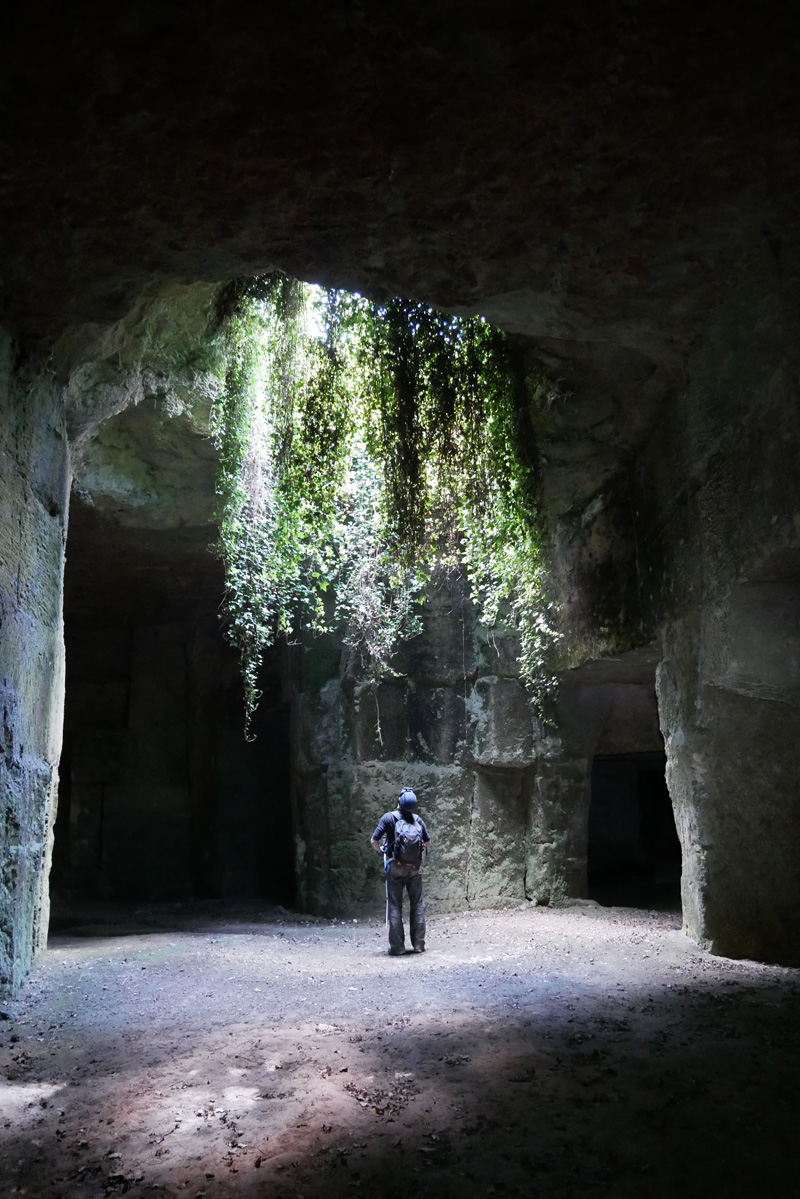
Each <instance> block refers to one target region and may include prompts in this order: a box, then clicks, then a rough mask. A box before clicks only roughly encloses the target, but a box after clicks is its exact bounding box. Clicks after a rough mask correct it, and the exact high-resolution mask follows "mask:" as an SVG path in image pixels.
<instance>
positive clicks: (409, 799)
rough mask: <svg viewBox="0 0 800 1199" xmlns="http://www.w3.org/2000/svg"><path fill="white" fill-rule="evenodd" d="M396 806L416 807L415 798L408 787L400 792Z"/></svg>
mask: <svg viewBox="0 0 800 1199" xmlns="http://www.w3.org/2000/svg"><path fill="white" fill-rule="evenodd" d="M397 806H398V807H400V808H415V807H416V806H417V797H416V795H415V794H414V792H413V791H412V790H411V788H410V787H404V788H403V790H402V791H401V792H400V798H399V800H398V801H397Z"/></svg>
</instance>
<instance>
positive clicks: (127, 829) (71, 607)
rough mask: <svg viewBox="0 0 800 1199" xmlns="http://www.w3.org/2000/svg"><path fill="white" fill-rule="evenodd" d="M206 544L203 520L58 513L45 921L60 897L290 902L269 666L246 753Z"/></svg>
mask: <svg viewBox="0 0 800 1199" xmlns="http://www.w3.org/2000/svg"><path fill="white" fill-rule="evenodd" d="M211 540H212V537H211V535H210V531H209V529H208V528H207V527H205V526H198V527H196V528H194V529H191V528H186V527H181V528H177V529H176V528H154V527H141V526H138V527H137V526H135V525H133V524H132V523H129V524H125V523H119V522H117V521H112V520H111V519H110V518H109V517H108V516H104V515H101V514H100V513H99V512H98V511H97V510H96V509H95V508H94V507H92V506H90V505H89V504H88V503H86V502H81V500H80V498H78V499H77V501H76V502H74V503H73V511H72V516H71V520H70V531H69V543H68V549H67V556H68V564H67V570H66V587H65V605H64V621H65V642H66V655H67V657H66V694H65V722H64V751H63V756H62V765H61V771H60V777H61V783H60V793H59V806H58V818H57V822H56V829H55V845H54V863H53V874H52V893H53V896H54V900H55V905H56V911H58V906H59V902H61V903H64V902H65V901H66V902H69V901H71V900H77V901H81V900H112V901H116V900H119V901H156V900H182V899H191V898H198V897H201V898H216V897H233V896H263V897H265V898H266V899H268V900H270V901H271V902H274V903H283V904H291V903H292V901H293V899H294V870H293V837H292V819H291V801H290V793H291V787H290V763H289V753H290V743H291V739H290V735H289V725H290V712H289V705H288V702H286V700H285V699H284V688H283V682H282V675H283V663H282V661H281V658H280V655H279V653H278V651H277V650H276V651H273V652H272V653H271V654H269V655H267V658H266V660H265V663H264V668H263V670H262V675H261V680H260V681H261V690H262V692H263V699H262V703H261V706H260V708H259V711H258V713H257V719H256V721H255V723H254V732H255V733H256V734H257V736H256V739H255V740H254V741H253V742H252V743H246V742H245V741H244V737H243V732H242V719H243V718H242V695H241V681H240V677H239V672H238V666H237V662H236V657H235V655H234V654H233V652H232V651H231V649H230V648H229V647H228V645H227V644H226V642H225V640H224V637H223V636H222V634H221V632H220V629H219V620H218V617H217V607H218V604H219V599H220V595H221V590H222V575H221V568H220V564H219V562H218V561H217V560H216V559H215V558H214V557H213V555H212V554H211V553H210V552H209V549H208V546H209V542H210V541H211Z"/></svg>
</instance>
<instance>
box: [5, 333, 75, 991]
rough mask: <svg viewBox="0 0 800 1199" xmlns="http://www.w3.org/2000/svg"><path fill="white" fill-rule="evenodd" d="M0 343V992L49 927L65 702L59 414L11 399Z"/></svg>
mask: <svg viewBox="0 0 800 1199" xmlns="http://www.w3.org/2000/svg"><path fill="white" fill-rule="evenodd" d="M11 365H12V346H11V341H10V338H9V337H8V336H7V335H2V337H1V338H0V510H1V511H2V514H3V519H2V521H0V993H2V994H5V995H9V994H13V993H14V991H15V990H16V989H17V988H18V987H19V985H20V983H21V982H22V980H23V979H24V977H25V975H26V973H27V971H28V970H29V968H30V966H31V963H32V961H33V959H34V956H35V954H36V952H37V950H38V949H40V948H41V947H43V946H44V943H45V940H46V937H47V924H48V898H47V896H48V875H49V869H50V856H51V849H52V829H53V821H54V818H55V797H56V787H57V768H58V758H59V754H60V749H61V730H62V723H63V697H64V639H63V628H62V615H61V614H62V594H63V569H64V542H65V530H66V517H67V501H68V487H69V467H68V451H67V440H66V428H65V421H64V411H63V404H62V402H61V399H60V396H59V394H58V393H57V392H56V390H55V389H54V388H53V387H52V386H51V385H50V384H49V382H47V383H42V384H40V385H37V386H34V387H33V388H32V389H31V390H30V391H29V392H28V394H26V396H25V397H24V401H23V397H22V396H20V395H18V394H16V393H15V388H14V381H13V378H12V372H11Z"/></svg>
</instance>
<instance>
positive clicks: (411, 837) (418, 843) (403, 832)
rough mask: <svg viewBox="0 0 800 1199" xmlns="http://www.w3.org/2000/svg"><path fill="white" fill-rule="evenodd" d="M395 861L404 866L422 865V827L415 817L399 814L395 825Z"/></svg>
mask: <svg viewBox="0 0 800 1199" xmlns="http://www.w3.org/2000/svg"><path fill="white" fill-rule="evenodd" d="M394 861H395V862H398V863H399V864H400V865H402V866H421V865H422V826H421V825H420V824H419V823H418V821H417V819H416V817H415V816H412V817H411V820H410V821H409V820H405V819H404V818H403V815H402V813H400V814H398V817H397V820H396V821H395V825H394Z"/></svg>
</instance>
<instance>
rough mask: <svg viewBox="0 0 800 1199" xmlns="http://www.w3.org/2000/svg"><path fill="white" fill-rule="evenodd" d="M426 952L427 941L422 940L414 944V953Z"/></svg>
mask: <svg viewBox="0 0 800 1199" xmlns="http://www.w3.org/2000/svg"><path fill="white" fill-rule="evenodd" d="M424 952H425V942H424V941H420V943H419V945H415V946H414V953H424Z"/></svg>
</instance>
